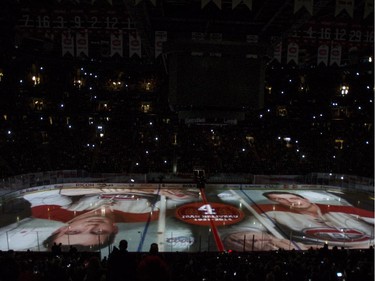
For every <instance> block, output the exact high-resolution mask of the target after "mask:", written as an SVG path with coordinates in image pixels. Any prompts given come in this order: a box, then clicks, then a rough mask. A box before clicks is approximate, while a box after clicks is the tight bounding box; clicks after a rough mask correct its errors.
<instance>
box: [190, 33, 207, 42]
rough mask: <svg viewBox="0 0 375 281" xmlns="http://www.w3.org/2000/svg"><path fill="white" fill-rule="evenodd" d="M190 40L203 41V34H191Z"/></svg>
mask: <svg viewBox="0 0 375 281" xmlns="http://www.w3.org/2000/svg"><path fill="white" fill-rule="evenodd" d="M191 40H193V41H202V40H204V33H203V32H192V33H191Z"/></svg>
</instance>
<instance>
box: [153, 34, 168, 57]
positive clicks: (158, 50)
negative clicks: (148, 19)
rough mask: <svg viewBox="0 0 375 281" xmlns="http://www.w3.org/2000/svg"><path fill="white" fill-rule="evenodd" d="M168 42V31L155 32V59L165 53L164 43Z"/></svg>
mask: <svg viewBox="0 0 375 281" xmlns="http://www.w3.org/2000/svg"><path fill="white" fill-rule="evenodd" d="M166 41H167V32H166V31H155V58H157V57H158V56H160V55H161V54H162V53H163V42H166Z"/></svg>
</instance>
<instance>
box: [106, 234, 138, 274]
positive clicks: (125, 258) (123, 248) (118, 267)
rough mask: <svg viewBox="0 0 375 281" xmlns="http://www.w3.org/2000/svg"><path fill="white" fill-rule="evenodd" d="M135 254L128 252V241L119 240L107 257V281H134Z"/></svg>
mask: <svg viewBox="0 0 375 281" xmlns="http://www.w3.org/2000/svg"><path fill="white" fill-rule="evenodd" d="M136 268H137V266H136V260H135V256H134V255H132V254H131V253H129V252H128V241H127V240H121V241H120V243H119V247H118V248H117V247H114V249H113V251H112V253H111V254H110V255H109V257H108V281H122V280H126V281H135V277H136Z"/></svg>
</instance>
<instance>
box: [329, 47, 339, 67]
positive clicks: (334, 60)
mask: <svg viewBox="0 0 375 281" xmlns="http://www.w3.org/2000/svg"><path fill="white" fill-rule="evenodd" d="M334 64H336V65H338V66H340V64H341V45H339V44H332V45H331V53H330V61H329V65H334Z"/></svg>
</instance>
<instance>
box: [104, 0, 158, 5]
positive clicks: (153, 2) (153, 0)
mask: <svg viewBox="0 0 375 281" xmlns="http://www.w3.org/2000/svg"><path fill="white" fill-rule="evenodd" d="M111 1H112V0H111ZM142 1H143V0H135V5H138V4H139V3H141V2H142ZM150 2H151V3H152V5H154V6H156V0H150Z"/></svg>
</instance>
